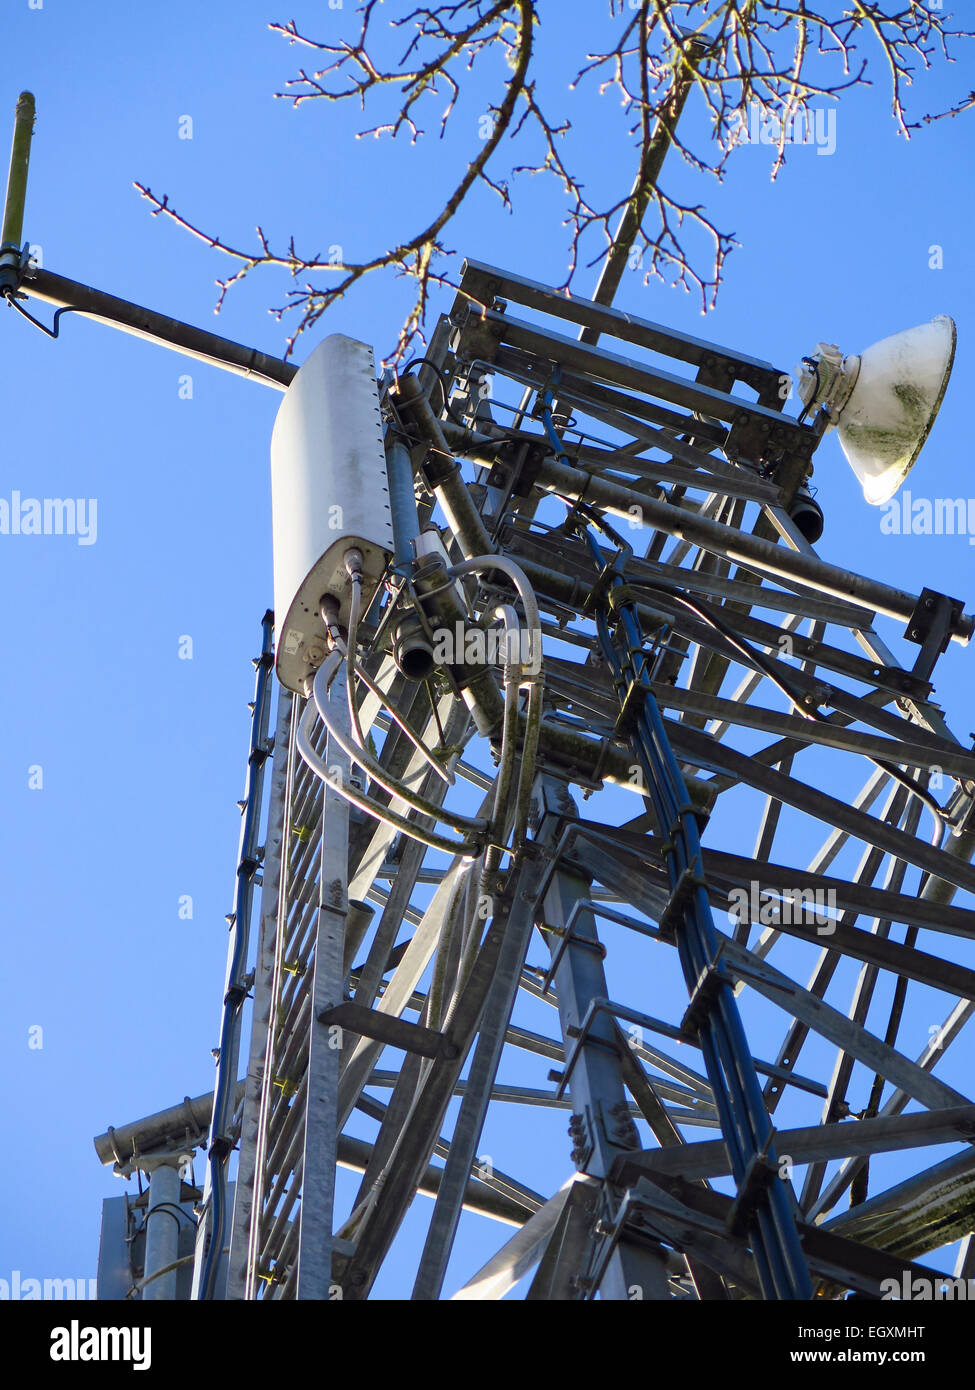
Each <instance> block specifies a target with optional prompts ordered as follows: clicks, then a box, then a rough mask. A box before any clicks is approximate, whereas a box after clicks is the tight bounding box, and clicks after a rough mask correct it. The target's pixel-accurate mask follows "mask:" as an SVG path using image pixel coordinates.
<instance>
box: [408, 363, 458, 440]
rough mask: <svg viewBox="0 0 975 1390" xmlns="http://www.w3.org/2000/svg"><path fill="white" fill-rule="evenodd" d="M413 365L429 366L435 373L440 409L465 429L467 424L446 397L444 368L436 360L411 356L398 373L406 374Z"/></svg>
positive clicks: (410, 370)
mask: <svg viewBox="0 0 975 1390" xmlns="http://www.w3.org/2000/svg"><path fill="white" fill-rule="evenodd" d="M414 367H429V368H430V370H431V371H432V372H435V373H436V378H437V385H438V386H439V387H440V402H441V405H440V408H441V410H443V411H446V413H447V414H448V415H449V416H450V418H451V420H453V422H454V424H455V425H459V426H460V427H461V429H463V430H466V429H467V426H466V425H465V424H464V421H463V420H462V419H461V418H460V416H459V415H457V414H456V413H455V411H454V409H453V407H452V406H451V404H450V402H449V401H448V399H447V385H446V383H445V381H444V373H445V371H446V368H444V367H438V366H437V364H436V362H432V361H431V360H430V358H429V357H411V358H410V360H409V361H408V362H407V364H406V366H405V367H404V368H403V370H402V372H401V373H400V375H401V376H407V375H408V374H409V373H410V372H412V370H413V368H414Z"/></svg>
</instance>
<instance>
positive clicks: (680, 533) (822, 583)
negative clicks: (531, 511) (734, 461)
mask: <svg viewBox="0 0 975 1390" xmlns="http://www.w3.org/2000/svg"><path fill="white" fill-rule="evenodd" d="M536 483H537V486H538V487H540V488H541V489H542V490H543V491H545V492H552V493H557V494H561V495H562V496H565V497H569V498H571V499H572V500H573V501H586V502H589V503H591V504H594V505H595V506H598V507H601V508H602V509H603V510H604V511H606V512H608V513H610V515H612V516H619V517H622V518H623V519H624V520H630V519H632V517H633V516H634V515H641V517H642V520H643V523H644V525H648V526H652V527H655V528H656V529H657V530H660V531H666V532H667V533H668V534H669V535H672V536H677V537H679V538H680V539H683V540H687V541H690V542H692V543H693V544H694V545H698V546H700V547H701V549H702V550H707V551H709V552H710V553H711V554H713V555H723V556H724V557H725V558H726V559H728V560H732V561H733V562H734V563H735V564H739V565H744V566H745V568H747V569H756V568H757V569H760V570H762V571H763V572H764V573H765V574H771V575H774V576H775V577H776V578H778V579H784V580H785V581H786V582H787V583H788V582H789V581H796V580H797V581H799V582H800V583H803V584H808V585H810V586H811V587H812V588H814V589H816V590H817V591H818V592H819V593H823V594H830V595H831V596H832V597H834V598H841V599H853V600H854V601H855V602H857V603H861V604H863V605H864V607H866V608H872V609H873V610H874V611H875V612H877V613H883V614H884V615H885V616H886V617H888V618H899V619H900V620H901V621H902V622H905V623H906V622H908V621H909V620H910V618H911V616H912V614H913V613H914V610H915V608H916V607H917V603H918V600H917V596H916V595H915V594H908V593H905V592H904V591H903V590H902V589H894V588H892V587H891V586H890V585H889V584H881V583H880V582H879V581H878V580H875V579H868V578H867V577H866V576H865V575H860V574H851V573H850V571H849V570H845V569H841V568H840V567H839V566H838V565H831V564H828V563H827V562H826V561H825V560H820V559H819V558H818V556H813V555H802V554H800V553H799V552H798V551H795V550H786V549H785V548H784V547H783V546H780V545H777V544H776V543H775V542H774V541H767V540H763V539H762V537H760V536H755V535H750V534H748V533H746V532H742V531H738V530H736V529H735V528H734V527H733V526H724V525H722V523H721V522H719V521H710V520H709V519H708V518H706V517H701V516H697V515H695V514H694V513H693V512H687V511H684V510H683V509H682V508H680V507H673V506H671V505H670V504H669V503H668V502H656V501H654V499H653V498H651V497H648V496H647V495H646V493H643V492H637V491H636V490H635V489H634V488H628V487H624V486H623V485H622V484H621V483H611V482H608V481H607V480H606V479H605V478H597V477H594V476H593V475H592V474H590V473H585V472H583V471H582V469H579V468H573V467H572V466H571V465H570V464H565V463H557V462H555V460H554V459H547V460H546V461H545V462H544V463H543V464H542V465H541V468H540V469H539V473H538V478H537V480H536ZM633 507H639V508H640V512H639V513H634V512H633V511H632V510H631V509H632V508H633ZM973 630H975V617H973V616H972V615H971V614H969V613H964V614H962V615H961V616H960V617H959V618H958V620H957V623H956V626H955V629H954V631H953V632H952V634H951V635H952V637H953V639H954V640H955V641H956V642H962V643H966V642H968V640H969V638H970V637H971V635H972V632H973Z"/></svg>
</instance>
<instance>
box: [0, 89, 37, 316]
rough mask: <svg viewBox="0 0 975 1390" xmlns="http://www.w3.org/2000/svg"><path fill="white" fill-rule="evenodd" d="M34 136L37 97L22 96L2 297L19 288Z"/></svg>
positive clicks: (6, 211)
mask: <svg viewBox="0 0 975 1390" xmlns="http://www.w3.org/2000/svg"><path fill="white" fill-rule="evenodd" d="M33 134H34V96H33V93H32V92H21V94H20V96H19V97H18V98H17V113H16V115H15V117H14V138H13V143H12V145H11V147H10V171H9V173H8V174H7V196H6V200H5V202H4V205H3V231H2V233H0V294H2V295H9V294H11V293H12V292H13V291H14V290H15V289H16V287H17V280H18V277H19V272H20V239H21V237H22V236H23V234H24V203H25V201H26V198H27V166H28V164H29V162H30V143H31V139H32V137H33Z"/></svg>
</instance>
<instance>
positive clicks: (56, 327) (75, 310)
mask: <svg viewBox="0 0 975 1390" xmlns="http://www.w3.org/2000/svg"><path fill="white" fill-rule="evenodd" d="M4 297H5V299H6V301H7V303H8V304H12V305H13V307H14V308H15V309H16V310H17V313H18V314H23V316H24V318H25V319H29V320H30V322H31V323H32V324H33V325H34V327H35V328H39V329H40V330H41V332H42V333H45V334H46V335H47V336H48V337H49V338H56V337H57V336H58V333H59V332H60V330H61V315H62V314H83V313H84V312H85V310H84V309H81V308H79V307H78V306H77V305H75V304H66V305H64V307H63V308H61V309H58V311H57V313H56V314H55V315H54V320H53V327H51V328H48V326H47V324H46V323H41V321H40V319H35V317H34V315H33V314H30V313H28V312H27V310H26V309H25V308H24V306H23V305H22V304H20V303H19V302H18V301H17V299H16V297H15V296H14V295H13V294H8V295H5V296H4Z"/></svg>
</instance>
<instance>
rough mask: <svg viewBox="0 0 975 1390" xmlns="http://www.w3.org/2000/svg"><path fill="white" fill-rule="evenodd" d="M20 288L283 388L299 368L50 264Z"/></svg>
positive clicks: (30, 275)
mask: <svg viewBox="0 0 975 1390" xmlns="http://www.w3.org/2000/svg"><path fill="white" fill-rule="evenodd" d="M20 289H21V291H22V293H24V294H26V295H29V296H30V298H31V299H41V300H43V301H44V302H45V303H46V304H54V305H57V306H58V307H59V308H62V309H73V310H74V311H75V312H76V313H81V314H83V315H84V316H85V317H86V318H92V319H98V320H100V321H101V322H103V323H108V324H111V325H112V327H113V328H121V329H122V331H123V332H124V333H131V334H132V335H133V336H134V337H136V338H145V339H147V341H149V342H150V343H158V344H160V345H161V346H162V347H168V348H172V349H173V350H174V351H175V352H181V353H182V354H183V356H184V357H195V358H196V359H197V361H198V362H209V363H210V365H211V366H214V367H222V368H223V369H224V371H227V372H234V373H235V374H236V375H237V376H246V377H248V378H249V379H250V380H251V381H257V382H260V384H261V385H262V386H273V387H274V388H275V389H276V390H278V391H286V390H287V389H288V386H289V385H290V383H291V380H292V378H293V377H294V375H295V374H296V372H297V371H298V368H297V367H296V366H295V365H294V364H293V363H291V362H284V361H282V360H281V358H280V357H271V356H269V355H268V353H266V352H258V350H257V348H249V347H245V346H244V345H243V344H242V343H235V342H232V341H231V340H230V339H229V338H221V337H220V336H219V335H218V334H216V333H207V332H206V331H205V330H204V329H202V328H195V327H194V326H193V325H192V324H191V323H183V322H182V321H181V320H180V319H172V318H170V317H169V315H168V314H159V313H156V312H155V310H153V309H145V308H143V307H142V305H141V304H131V303H130V302H129V301H128V300H127V299H119V298H117V297H116V296H115V295H114V294H106V293H105V292H104V290H96V289H93V288H92V287H91V285H83V284H81V283H79V282H78V281H77V280H68V279H66V278H65V277H64V276H63V275H55V274H54V273H53V271H50V270H36V269H35V270H31V271H30V272H29V273H28V274H25V276H24V278H23V281H22V283H21V285H20Z"/></svg>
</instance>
